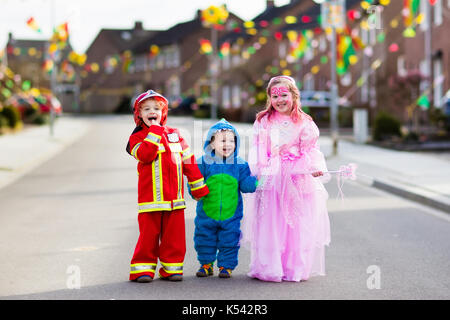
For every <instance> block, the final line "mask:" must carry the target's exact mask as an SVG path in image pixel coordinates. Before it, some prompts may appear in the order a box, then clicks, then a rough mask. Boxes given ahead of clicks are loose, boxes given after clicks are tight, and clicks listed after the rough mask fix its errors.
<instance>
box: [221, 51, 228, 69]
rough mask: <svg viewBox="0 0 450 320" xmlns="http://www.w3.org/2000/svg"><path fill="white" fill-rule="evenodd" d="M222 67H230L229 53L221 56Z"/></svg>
mask: <svg viewBox="0 0 450 320" xmlns="http://www.w3.org/2000/svg"><path fill="white" fill-rule="evenodd" d="M222 69H223V70H228V69H230V55H229V54H227V55H225V56H223V57H222Z"/></svg>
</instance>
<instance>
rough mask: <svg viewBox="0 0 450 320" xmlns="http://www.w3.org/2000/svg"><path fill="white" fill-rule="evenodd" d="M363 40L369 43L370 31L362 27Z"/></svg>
mask: <svg viewBox="0 0 450 320" xmlns="http://www.w3.org/2000/svg"><path fill="white" fill-rule="evenodd" d="M361 41H362V42H363V43H364V44H366V45H367V44H368V43H369V32H368V30H366V29H361Z"/></svg>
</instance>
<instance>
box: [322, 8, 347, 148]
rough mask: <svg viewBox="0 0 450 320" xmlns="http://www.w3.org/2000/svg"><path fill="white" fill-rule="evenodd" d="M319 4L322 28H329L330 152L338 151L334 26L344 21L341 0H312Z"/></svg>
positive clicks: (338, 25) (340, 24)
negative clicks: (331, 148)
mask: <svg viewBox="0 0 450 320" xmlns="http://www.w3.org/2000/svg"><path fill="white" fill-rule="evenodd" d="M314 2H316V3H317V4H320V5H321V13H322V28H327V27H330V28H331V70H330V71H331V86H330V129H331V139H332V145H333V146H332V147H333V150H332V154H333V156H336V155H337V153H338V136H339V122H338V108H339V105H338V99H339V96H338V85H337V76H336V64H337V50H336V28H337V27H342V26H343V24H344V22H345V15H344V12H345V10H344V3H345V1H343V0H314Z"/></svg>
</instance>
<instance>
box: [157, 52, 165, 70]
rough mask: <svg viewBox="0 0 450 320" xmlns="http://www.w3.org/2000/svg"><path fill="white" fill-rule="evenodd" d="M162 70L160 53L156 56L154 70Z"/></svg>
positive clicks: (162, 57)
mask: <svg viewBox="0 0 450 320" xmlns="http://www.w3.org/2000/svg"><path fill="white" fill-rule="evenodd" d="M163 68H164V54H162V53H160V54H158V55H157V56H156V69H157V70H160V69H163Z"/></svg>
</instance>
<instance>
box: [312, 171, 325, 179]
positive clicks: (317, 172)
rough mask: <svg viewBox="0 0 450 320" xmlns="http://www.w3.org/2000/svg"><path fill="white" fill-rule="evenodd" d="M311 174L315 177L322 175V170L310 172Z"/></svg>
mask: <svg viewBox="0 0 450 320" xmlns="http://www.w3.org/2000/svg"><path fill="white" fill-rule="evenodd" d="M311 175H312V176H313V177H314V178H316V177H320V176H323V172H322V171H316V172H313V173H311Z"/></svg>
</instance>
